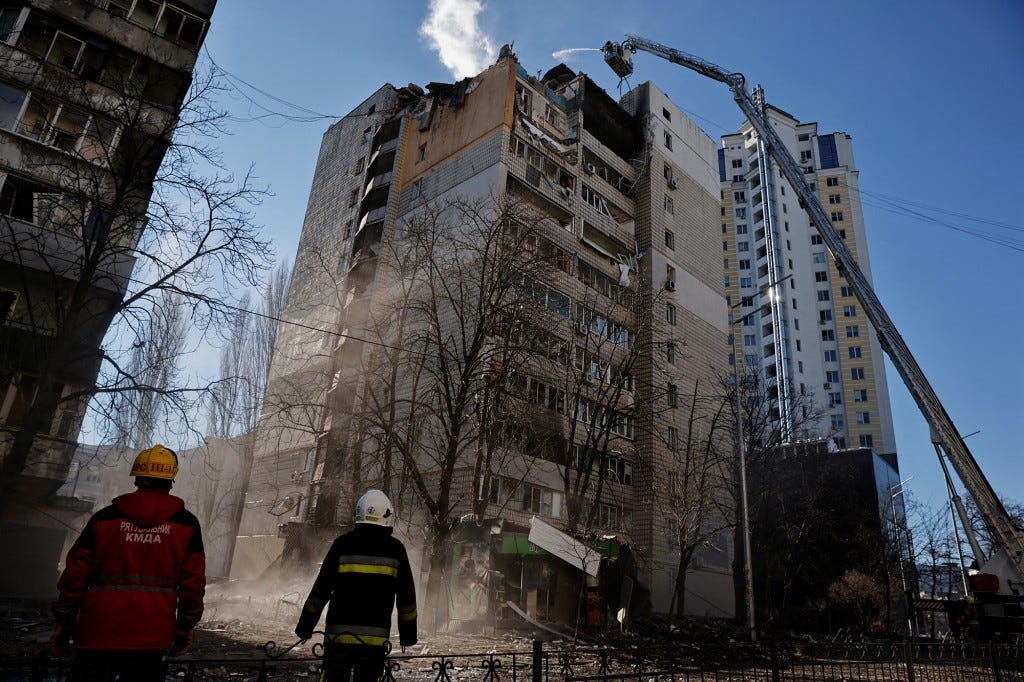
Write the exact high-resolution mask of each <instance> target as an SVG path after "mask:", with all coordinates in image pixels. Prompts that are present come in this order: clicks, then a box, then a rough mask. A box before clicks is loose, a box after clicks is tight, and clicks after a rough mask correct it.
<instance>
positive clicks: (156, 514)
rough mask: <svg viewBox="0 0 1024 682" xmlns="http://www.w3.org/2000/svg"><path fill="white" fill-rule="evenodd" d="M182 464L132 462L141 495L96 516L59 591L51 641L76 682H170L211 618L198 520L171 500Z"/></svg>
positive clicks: (148, 454) (157, 449) (150, 454)
mask: <svg viewBox="0 0 1024 682" xmlns="http://www.w3.org/2000/svg"><path fill="white" fill-rule="evenodd" d="M177 473H178V456H177V455H176V454H174V451H173V450H171V449H170V448H166V447H164V446H163V445H154V446H153V447H151V448H148V449H146V450H143V451H142V452H140V453H139V455H138V457H136V458H135V462H134V464H132V470H131V475H132V476H134V477H135V486H136V488H138V490H137V491H136V492H134V493H129V494H127V495H121V496H120V497H117V498H115V499H114V502H113V504H111V505H110V506H108V507H104V508H103V509H101V510H100V511H98V512H96V513H95V514H93V516H92V518H91V519H89V522H88V523H87V524H86V526H85V529H84V530H83V531H82V534H81V535H80V536H79V537H78V539H77V540H76V541H75V544H74V546H73V547H72V548H71V551H70V552H68V557H67V560H66V561H65V567H64V573H63V574H61V576H60V581H59V582H58V583H57V590H58V591H59V592H60V596H59V597H58V598H57V601H55V602H54V603H53V615H54V618H55V620H56V623H57V624H56V627H55V628H54V633H53V638H52V639H51V641H50V645H51V648H52V650H53V652H54V654H56V655H58V656H61V657H63V656H67V655H69V654H70V653H71V651H72V649H71V644H72V640H73V641H74V656H75V659H74V664H73V666H72V675H71V677H72V679H74V680H90V681H92V680H113V679H115V677H116V678H117V679H119V680H121V681H122V682H127V681H129V680H132V681H134V680H163V679H164V664H163V657H164V654H165V653H170V655H171V656H178V655H181V654H184V653H187V652H188V650H189V649H190V648H191V647H192V632H193V629H194V628H195V626H196V623H198V622H199V619H200V618H201V617H202V615H203V594H204V592H205V589H206V558H205V554H204V552H203V537H202V533H201V532H200V530H199V521H198V520H197V519H196V517H195V516H194V515H192V514H191V513H190V512H189V511H188V510H186V509H185V503H184V502H183V501H182V500H181V498H179V497H175V496H174V495H171V494H170V489H171V484H172V482H173V481H174V477H175V476H176V475H177Z"/></svg>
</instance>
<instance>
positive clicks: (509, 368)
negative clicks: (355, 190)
mask: <svg viewBox="0 0 1024 682" xmlns="http://www.w3.org/2000/svg"><path fill="white" fill-rule="evenodd" d="M540 220H541V218H540V217H539V216H536V215H534V213H533V212H532V211H530V210H529V209H528V208H527V207H526V206H525V205H524V204H523V203H522V202H521V201H518V200H517V199H515V198H514V197H511V196H508V195H506V196H503V197H501V198H498V199H491V200H486V201H475V200H472V201H471V200H466V199H461V198H448V199H444V200H440V201H438V202H435V203H432V204H429V205H426V206H423V207H422V208H421V210H419V211H417V212H416V213H415V214H414V215H412V216H410V217H408V218H407V219H406V220H405V222H404V224H403V225H401V226H399V228H398V234H397V235H396V237H395V239H393V240H391V242H392V246H391V247H389V248H391V249H392V251H391V253H390V257H389V258H388V259H387V261H388V262H389V266H388V267H389V270H388V272H387V273H382V274H383V275H384V276H383V277H381V276H380V275H379V276H378V277H379V278H380V281H378V283H377V285H376V286H377V287H378V289H379V290H380V291H385V292H387V295H386V296H384V295H382V297H381V300H379V301H378V302H377V303H378V305H375V308H374V310H373V312H372V319H368V320H367V323H366V325H365V326H366V328H367V329H369V330H372V331H375V333H376V340H375V341H373V343H372V344H369V345H372V346H373V347H374V348H375V349H376V350H375V352H374V353H372V354H371V355H370V360H369V363H370V364H369V367H368V370H369V371H368V372H366V373H365V374H366V377H367V381H366V383H365V386H364V387H363V389H362V390H363V393H362V401H361V406H360V407H358V408H357V409H358V414H357V415H355V416H356V417H357V418H356V419H355V420H354V421H353V422H352V424H351V425H350V426H349V428H348V431H347V433H344V434H343V433H340V432H339V433H335V432H331V431H329V432H328V440H329V441H330V439H331V438H332V436H333V437H335V438H337V440H335V441H334V443H335V445H332V446H329V447H331V448H336V449H337V451H344V452H349V453H351V457H350V458H348V459H347V461H346V465H347V469H348V471H349V472H359V473H358V474H357V475H358V476H359V481H360V482H361V483H357V482H356V481H352V480H350V481H349V485H357V484H359V485H361V484H362V483H365V482H374V483H376V484H379V485H380V486H381V487H382V488H384V489H385V490H386V491H388V492H391V493H393V494H394V493H395V492H396V491H399V492H400V491H401V490H402V489H403V488H404V487H408V489H409V490H410V491H411V492H412V495H413V496H414V497H415V499H416V500H417V506H419V507H420V508H422V509H424V510H425V514H426V517H427V525H428V529H429V547H428V549H427V554H428V556H429V566H430V571H429V578H428V582H427V587H426V604H427V608H426V620H427V622H428V624H429V623H432V622H433V621H434V619H435V618H436V617H438V614H442V615H441V616H440V617H442V618H443V609H442V608H441V607H442V601H441V598H442V595H443V588H442V585H443V583H444V576H445V567H446V565H447V561H448V554H449V552H450V549H451V533H452V530H453V528H454V527H455V524H456V522H457V520H458V513H459V512H462V513H465V512H468V511H479V510H481V509H483V508H485V507H486V505H487V501H488V497H487V496H488V491H489V487H490V486H489V479H490V477H491V476H492V474H493V472H494V470H495V468H496V467H495V462H496V460H495V458H496V457H499V456H501V455H500V452H501V448H500V447H498V441H499V439H500V437H501V434H502V433H510V432H511V433H515V431H516V430H517V429H516V428H514V426H513V425H511V424H510V423H509V419H510V418H511V417H512V415H514V414H516V408H515V399H514V398H513V397H511V396H513V395H514V394H515V391H513V390H511V389H512V386H513V383H514V382H516V381H518V377H520V376H522V372H523V371H525V369H526V364H527V362H528V358H529V356H530V350H529V348H527V347H525V346H523V345H522V344H521V343H520V342H519V338H520V334H519V333H518V330H521V329H524V328H525V327H526V326H527V325H526V319H527V318H528V317H531V318H534V319H536V316H537V314H538V310H539V307H538V306H535V305H534V304H533V303H532V302H531V297H530V295H529V293H528V292H529V291H530V289H529V287H530V286H531V282H532V281H533V280H534V279H536V278H537V274H538V271H539V269H540V268H543V267H545V264H544V261H543V260H542V259H540V258H538V256H537V255H536V254H535V253H534V249H532V248H531V247H530V246H529V244H530V243H534V244H535V241H534V238H535V234H536V232H537V227H538V225H539V222H540ZM364 342H365V339H364V340H363V341H357V342H356V343H354V344H352V345H353V346H354V347H355V348H357V349H358V350H359V351H360V352H362V350H363V348H362V347H363V346H365V345H367V344H365V343H364ZM350 343H351V340H346V342H345V344H346V345H348V344H350ZM337 371H338V373H339V379H338V381H339V382H340V385H341V386H342V387H344V386H345V385H346V384H345V382H346V381H347V380H348V379H347V377H349V376H350V375H351V367H350V366H348V363H342V366H339V367H337ZM342 393H345V394H346V395H347V394H348V393H349V391H348V389H347V388H343V390H342ZM349 404H350V405H351V404H352V403H351V401H350V402H349ZM350 409H351V408H350ZM335 421H337V420H335ZM343 439H344V440H343ZM341 443H344V445H341ZM362 452H372V453H373V456H372V457H368V458H366V459H360V456H361V454H360V453H362ZM339 461H341V457H340V456H338V457H336V461H335V464H334V469H332V471H328V470H327V468H326V467H325V472H324V476H325V478H330V476H331V475H335V476H338V475H340V474H341V472H340V471H339V472H337V473H334V472H335V471H337V469H338V466H337V462H339ZM336 485H337V486H340V485H341V482H338V483H336ZM320 505H323V501H321V502H320V504H318V507H317V509H318V511H320ZM325 506H326V505H325ZM322 513H323V515H322V517H321V518H320V521H323V522H326V521H328V515H330V516H333V514H334V510H333V509H332V508H331V507H330V506H327V507H326V509H324V510H323V511H322Z"/></svg>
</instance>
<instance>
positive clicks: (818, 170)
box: [718, 106, 896, 454]
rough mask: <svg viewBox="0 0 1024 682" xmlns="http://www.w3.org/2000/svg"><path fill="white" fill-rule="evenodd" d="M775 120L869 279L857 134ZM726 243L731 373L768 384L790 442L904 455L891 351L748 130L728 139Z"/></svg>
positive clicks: (722, 169) (779, 114)
mask: <svg viewBox="0 0 1024 682" xmlns="http://www.w3.org/2000/svg"><path fill="white" fill-rule="evenodd" d="M766 113H767V116H768V119H769V120H770V121H771V123H772V125H773V126H774V128H775V130H776V132H778V134H779V136H780V137H781V138H782V140H783V141H784V142H785V144H786V146H787V148H788V150H789V152H790V154H792V156H793V157H794V158H795V159H797V160H798V161H799V163H800V165H801V166H803V167H804V173H805V176H804V178H805V180H807V182H808V183H809V184H810V186H811V188H812V189H813V190H814V191H816V192H817V193H818V196H819V197H820V199H821V203H822V205H823V206H824V207H825V209H826V210H827V211H829V212H830V214H831V215H830V218H831V220H832V223H833V224H834V225H835V227H836V228H837V229H838V230H839V233H840V235H841V236H842V237H843V239H845V240H846V244H847V246H849V247H850V251H851V252H852V253H853V255H854V257H856V258H857V261H858V263H859V264H860V267H861V269H862V270H863V271H864V274H865V275H866V276H867V277H868V279H869V280H870V279H871V264H870V261H869V259H868V250H867V238H866V235H865V231H864V216H863V212H862V211H861V202H860V192H859V189H858V171H857V166H856V164H855V162H854V158H853V143H852V140H851V138H850V136H849V135H847V134H845V133H840V132H835V133H829V134H820V133H819V132H818V125H817V124H816V123H801V122H799V121H797V120H796V119H795V118H793V117H792V116H790V115H789V114H787V113H786V112H784V111H782V110H780V109H777V108H775V107H772V106H768V107H767V108H766ZM718 165H719V178H720V180H721V198H722V208H721V237H722V263H723V266H724V277H725V280H724V284H725V292H726V294H727V299H728V303H729V305H730V306H731V307H730V323H731V324H732V325H733V327H732V328H733V330H734V334H733V336H732V338H731V342H730V347H731V351H732V354H731V355H730V363H732V364H733V371H734V373H735V372H736V371H737V369H738V368H740V367H743V368H745V371H746V372H747V373H748V375H749V373H751V372H754V373H757V374H758V375H759V376H760V377H763V378H764V379H765V380H766V385H768V386H770V388H769V389H768V390H769V391H771V392H772V394H773V397H777V398H778V400H777V403H776V404H777V405H778V414H777V417H778V419H779V422H780V424H781V427H782V432H783V434H784V441H785V442H791V441H793V440H800V439H805V438H812V439H813V438H829V439H831V440H832V441H833V444H834V445H835V447H836V448H838V449H846V448H870V449H873V450H875V451H876V452H879V453H885V454H891V453H894V452H895V451H896V441H895V437H894V435H893V426H892V412H891V408H890V405H889V392H888V386H887V384H886V381H885V366H884V363H883V355H882V349H881V347H880V346H879V343H878V339H877V337H876V335H875V332H874V330H873V329H872V327H871V325H870V323H869V322H868V319H867V317H866V316H865V315H864V311H863V310H862V309H861V306H860V304H859V303H858V301H857V299H856V297H855V296H854V294H853V292H852V290H851V289H850V287H849V286H848V285H847V284H846V282H845V280H844V279H843V277H842V273H841V272H840V271H839V270H838V269H837V268H836V265H835V263H834V262H833V260H832V258H831V256H830V254H829V252H828V249H827V247H826V246H825V245H824V244H823V243H822V239H821V237H820V236H819V235H818V233H817V231H816V230H815V228H814V226H813V225H812V223H811V219H810V217H809V216H808V215H807V213H806V212H805V211H804V208H803V205H802V202H801V201H800V199H799V198H798V197H797V195H796V193H795V192H794V191H793V188H792V187H791V186H790V184H789V183H788V182H787V181H786V180H785V178H783V177H782V176H781V173H780V172H779V169H778V167H777V166H776V165H775V164H774V163H773V162H772V161H771V159H770V157H769V156H768V155H767V153H766V152H765V149H764V146H763V144H762V143H761V142H760V141H759V139H758V135H757V132H756V131H754V130H753V128H752V127H751V126H750V124H749V123H747V124H744V126H743V127H741V129H740V131H739V132H738V133H736V134H734V135H726V136H723V137H722V147H721V149H720V150H719V152H718Z"/></svg>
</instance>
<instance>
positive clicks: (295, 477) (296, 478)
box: [292, 471, 306, 483]
mask: <svg viewBox="0 0 1024 682" xmlns="http://www.w3.org/2000/svg"><path fill="white" fill-rule="evenodd" d="M305 477H306V472H305V471H293V472H292V483H302V480H303V479H304V478H305Z"/></svg>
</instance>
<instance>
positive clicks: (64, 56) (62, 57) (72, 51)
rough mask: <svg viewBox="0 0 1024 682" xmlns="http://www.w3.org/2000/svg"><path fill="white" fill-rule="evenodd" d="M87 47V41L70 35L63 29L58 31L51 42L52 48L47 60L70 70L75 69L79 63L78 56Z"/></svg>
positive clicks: (47, 54) (48, 52)
mask: <svg viewBox="0 0 1024 682" xmlns="http://www.w3.org/2000/svg"><path fill="white" fill-rule="evenodd" d="M84 49H85V43H84V42H82V41H81V40H79V39H78V38H75V37H74V36H70V35H68V34H67V33H64V32H63V31H57V34H56V35H55V36H54V37H53V42H52V43H50V49H49V50H48V51H47V53H46V61H48V62H50V63H51V64H56V65H57V66H61V67H63V68H65V69H67V70H68V71H74V70H75V67H76V66H77V65H78V58H79V57H80V56H81V54H82V50H84Z"/></svg>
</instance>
